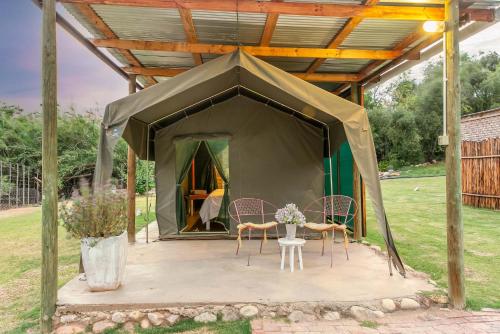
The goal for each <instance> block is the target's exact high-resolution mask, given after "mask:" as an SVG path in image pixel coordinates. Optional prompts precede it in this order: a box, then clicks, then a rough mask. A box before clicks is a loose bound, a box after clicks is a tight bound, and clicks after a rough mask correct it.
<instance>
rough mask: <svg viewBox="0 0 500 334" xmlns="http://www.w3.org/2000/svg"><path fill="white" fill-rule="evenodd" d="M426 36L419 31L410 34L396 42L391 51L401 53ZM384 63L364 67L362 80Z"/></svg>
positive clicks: (377, 62) (374, 63)
mask: <svg viewBox="0 0 500 334" xmlns="http://www.w3.org/2000/svg"><path fill="white" fill-rule="evenodd" d="M426 36H428V33H425V32H423V31H420V30H419V31H417V32H414V33H411V34H409V35H408V36H406V37H405V38H404V39H403V40H401V41H400V42H398V43H397V44H396V45H395V46H394V49H393V50H397V51H401V52H403V51H404V50H405V49H406V48H408V47H409V46H410V45H412V44H413V43H415V42H416V41H418V40H420V39H422V38H424V37H426ZM419 52H420V49H419ZM384 63H385V60H377V61H374V62H372V63H370V64H368V65H367V66H366V67H364V68H363V69H362V70H361V71H360V75H361V77H362V78H363V79H364V78H366V77H367V76H368V75H369V74H370V73H371V72H372V71H373V70H375V69H376V68H377V67H379V66H381V65H382V64H384Z"/></svg>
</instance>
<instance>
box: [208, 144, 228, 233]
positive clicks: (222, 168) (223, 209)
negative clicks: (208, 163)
mask: <svg viewBox="0 0 500 334" xmlns="http://www.w3.org/2000/svg"><path fill="white" fill-rule="evenodd" d="M205 143H206V144H207V149H208V152H209V153H210V156H211V157H212V160H213V162H214V165H215V168H216V169H217V172H218V173H219V175H220V177H221V178H222V181H224V196H223V197H222V204H221V206H220V211H219V217H218V218H219V220H220V221H221V222H222V223H223V224H224V226H225V227H226V229H227V230H229V214H228V210H227V209H228V206H229V189H230V186H229V143H228V141H227V139H219V140H217V139H215V140H212V139H211V140H207V141H205Z"/></svg>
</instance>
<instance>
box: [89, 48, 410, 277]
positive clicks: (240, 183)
mask: <svg viewBox="0 0 500 334" xmlns="http://www.w3.org/2000/svg"><path fill="white" fill-rule="evenodd" d="M121 136H122V137H123V138H124V139H125V140H126V141H127V142H128V143H129V145H130V146H131V147H132V148H133V150H134V151H135V152H136V153H137V155H138V157H139V158H140V159H150V160H155V161H156V171H155V176H156V184H157V186H156V188H157V208H156V212H157V219H158V224H159V228H160V234H168V233H172V232H176V231H177V230H178V228H179V226H178V221H177V218H176V217H175V215H176V212H178V210H176V203H177V204H178V202H179V201H178V196H179V192H178V190H177V189H176V188H178V184H179V179H180V178H181V176H182V175H181V174H182V173H183V172H185V168H183V167H182V164H183V163H185V162H186V161H188V159H189V158H190V157H192V155H193V154H194V153H193V152H195V151H196V149H193V147H192V146H193V145H194V146H196V145H197V144H196V143H199V142H200V141H204V142H207V143H209V142H210V141H214V142H216V141H217V140H221V139H225V140H227V142H228V143H229V156H228V161H226V162H227V164H226V165H225V166H219V167H218V171H219V173H220V174H221V175H222V176H223V177H224V175H223V174H225V172H224V168H226V167H227V166H229V172H228V173H227V175H225V177H226V179H225V180H224V181H225V183H226V186H227V187H228V188H230V189H229V192H228V193H229V196H230V197H231V198H238V197H243V196H244V197H262V198H265V199H266V200H269V201H271V202H274V203H276V204H277V205H282V204H284V203H288V202H296V203H297V204H298V205H299V206H300V205H304V204H307V202H308V201H310V200H313V199H315V198H318V197H320V196H322V195H323V193H324V188H325V185H324V180H325V178H324V177H323V173H324V169H323V157H324V156H327V157H328V156H330V154H331V152H333V151H334V150H335V149H336V148H338V147H339V146H340V145H341V144H342V143H343V142H344V141H345V140H346V139H347V141H348V143H349V145H350V148H351V151H352V154H353V157H354V160H355V161H356V163H357V165H358V168H359V171H360V174H361V176H362V177H363V180H364V182H365V184H366V189H367V191H368V193H369V195H370V198H371V199H372V204H373V206H374V209H375V215H376V218H377V221H378V224H379V226H380V230H381V233H382V235H383V237H384V239H385V242H386V244H387V248H388V251H389V255H390V257H391V259H392V262H393V263H394V265H395V266H396V268H397V269H398V270H399V272H400V273H401V274H404V267H403V265H402V262H401V260H400V258H399V255H398V253H397V250H396V248H395V245H394V242H393V239H392V235H391V231H390V228H389V225H388V222H387V218H386V215H385V211H384V206H383V202H382V194H381V188H380V183H379V179H378V168H377V160H376V155H375V149H374V145H373V138H372V134H371V130H370V125H369V122H368V116H367V114H366V112H365V111H364V109H363V108H362V107H361V106H359V105H357V104H354V103H352V102H349V101H347V100H344V99H342V98H340V97H338V96H336V95H333V94H331V93H329V92H327V91H325V90H323V89H321V88H318V87H316V86H314V85H312V84H309V83H307V82H305V81H303V80H301V79H299V78H296V77H294V76H293V75H290V74H288V73H286V72H284V71H282V70H280V69H278V68H276V67H274V66H272V65H270V64H268V63H266V62H265V61H262V60H260V59H258V58H256V57H253V56H251V55H248V54H246V53H244V52H242V51H236V52H233V53H231V54H226V55H224V56H221V57H219V58H217V59H214V60H212V61H209V62H207V63H205V64H203V65H201V66H197V67H195V68H193V69H191V70H189V71H187V72H184V73H182V74H180V75H178V76H175V77H173V78H171V79H170V80H167V81H165V82H162V83H160V84H157V85H155V86H152V87H150V88H147V89H145V90H143V91H141V92H138V93H136V94H133V95H131V96H128V97H125V98H123V99H120V100H118V101H115V102H113V103H111V104H109V105H108V106H107V108H106V112H105V116H104V119H103V122H102V129H101V139H100V146H99V152H98V159H97V166H96V175H95V179H94V180H95V181H94V182H95V184H96V186H100V185H104V184H106V183H108V182H109V180H110V177H111V170H112V152H113V148H114V146H115V145H116V143H117V141H118V140H119V138H120V137H121ZM193 143H194V144H193ZM189 146H191V147H189ZM208 146H210V145H208ZM180 151H182V152H184V153H185V155H186V157H185V158H184V159H179V157H178V156H176V155H178V154H179V153H178V152H180ZM215 160H216V161H215V163H216V165H217V164H218V163H220V162H221V160H222V159H219V161H217V159H215ZM327 180H328V178H327ZM330 180H331V178H330ZM327 182H328V181H327ZM330 182H331V181H330ZM330 186H331V185H330ZM252 195H256V196H252Z"/></svg>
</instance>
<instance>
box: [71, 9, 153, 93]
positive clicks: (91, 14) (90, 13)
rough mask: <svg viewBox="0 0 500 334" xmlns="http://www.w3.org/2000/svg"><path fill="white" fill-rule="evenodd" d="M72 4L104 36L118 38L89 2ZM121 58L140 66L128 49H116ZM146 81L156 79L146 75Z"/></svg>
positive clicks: (149, 81) (149, 82) (151, 81)
mask: <svg viewBox="0 0 500 334" xmlns="http://www.w3.org/2000/svg"><path fill="white" fill-rule="evenodd" d="M74 6H75V7H76V8H77V9H78V10H79V11H80V13H81V14H82V15H84V16H85V17H86V18H87V20H89V21H90V22H91V23H92V24H93V26H94V27H95V28H97V30H99V32H100V33H101V34H103V35H104V36H105V37H106V38H110V39H114V38H118V36H116V34H115V33H114V32H113V30H111V28H110V27H109V26H108V25H107V24H106V22H104V21H103V20H102V19H101V17H100V16H99V15H97V13H96V12H95V11H94V10H93V9H92V7H90V5H89V4H86V3H75V4H74ZM118 53H120V54H121V55H122V56H123V58H125V59H126V60H127V62H128V63H129V64H130V65H132V66H142V64H141V63H140V62H139V60H137V58H136V57H135V56H134V55H133V54H132V52H130V51H129V50H118ZM145 79H146V82H147V83H148V84H156V83H157V82H156V80H154V78H152V77H146V78H145Z"/></svg>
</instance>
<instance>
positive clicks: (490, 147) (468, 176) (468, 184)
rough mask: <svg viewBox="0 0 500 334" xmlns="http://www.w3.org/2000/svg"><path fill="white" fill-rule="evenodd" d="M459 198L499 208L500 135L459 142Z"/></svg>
mask: <svg viewBox="0 0 500 334" xmlns="http://www.w3.org/2000/svg"><path fill="white" fill-rule="evenodd" d="M462 199H463V203H464V204H466V205H471V206H475V207H479V208H489V209H495V210H500V138H490V139H487V140H483V141H480V142H471V141H468V142H462Z"/></svg>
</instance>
